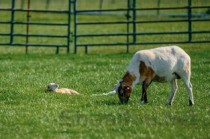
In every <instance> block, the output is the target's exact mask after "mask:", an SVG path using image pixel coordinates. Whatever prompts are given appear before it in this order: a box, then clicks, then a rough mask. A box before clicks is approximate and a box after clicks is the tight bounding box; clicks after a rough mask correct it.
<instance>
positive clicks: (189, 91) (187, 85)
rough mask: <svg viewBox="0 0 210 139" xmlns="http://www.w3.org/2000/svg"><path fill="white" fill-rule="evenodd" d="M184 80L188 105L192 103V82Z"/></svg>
mask: <svg viewBox="0 0 210 139" xmlns="http://www.w3.org/2000/svg"><path fill="white" fill-rule="evenodd" d="M183 80H184V83H185V86H186V89H187V93H188V97H189V105H190V106H191V105H194V98H193V92H192V84H191V82H190V80H189V79H188V80H185V79H183Z"/></svg>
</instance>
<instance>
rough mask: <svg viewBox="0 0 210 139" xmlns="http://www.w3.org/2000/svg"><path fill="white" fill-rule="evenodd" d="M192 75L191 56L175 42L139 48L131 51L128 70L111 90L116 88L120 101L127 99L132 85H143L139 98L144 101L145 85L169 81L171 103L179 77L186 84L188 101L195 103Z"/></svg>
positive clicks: (191, 103) (124, 101)
mask: <svg viewBox="0 0 210 139" xmlns="http://www.w3.org/2000/svg"><path fill="white" fill-rule="evenodd" d="M190 76H191V59H190V57H189V55H188V54H187V53H186V52H185V51H184V50H183V49H181V48H179V47H178V46H168V47H159V48H155V49H148V50H141V51H138V52H136V53H135V54H134V56H133V58H132V59H131V61H130V64H129V66H128V68H127V72H126V73H125V75H124V76H123V78H122V80H121V81H120V82H119V83H118V85H117V86H116V88H115V89H114V90H113V91H112V92H117V93H118V96H119V99H120V102H121V103H127V102H128V100H129V97H130V94H131V92H132V89H133V87H134V86H135V85H136V84H138V83H140V84H141V85H142V96H141V101H142V102H143V103H147V88H148V87H149V85H150V84H151V83H152V82H153V81H156V82H170V84H171V91H170V93H169V97H168V104H169V105H171V104H172V103H173V100H174V96H175V94H176V91H177V88H178V86H177V79H182V80H183V81H184V84H185V86H186V89H187V92H188V96H189V104H190V105H193V104H194V99H193V93H192V85H191V82H190Z"/></svg>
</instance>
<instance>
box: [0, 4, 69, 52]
mask: <svg viewBox="0 0 210 139" xmlns="http://www.w3.org/2000/svg"><path fill="white" fill-rule="evenodd" d="M0 2H1V3H0V45H4V46H5V45H9V46H25V51H26V53H27V52H28V47H29V46H34V47H43V46H44V47H57V50H56V52H57V53H58V52H59V48H60V47H64V48H66V51H67V52H69V50H70V32H71V30H70V22H71V21H70V15H71V14H70V12H71V1H70V0H66V3H67V5H65V7H64V8H63V9H64V10H63V9H62V10H61V9H58V10H55V9H53V10H49V9H48V6H46V7H47V8H46V9H43V8H40V3H39V4H36V3H32V2H34V1H30V0H24V1H23V0H21V6H19V3H16V2H17V0H10V1H9V0H7V1H4V2H5V3H6V4H7V5H8V6H7V7H6V6H3V5H4V3H3V1H1V0H0ZM18 2H20V1H18ZM52 17H53V18H52ZM52 19H53V20H52Z"/></svg>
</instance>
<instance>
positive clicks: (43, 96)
mask: <svg viewBox="0 0 210 139" xmlns="http://www.w3.org/2000/svg"><path fill="white" fill-rule="evenodd" d="M203 1H204V0H203ZM105 5H106V3H105ZM0 14H1V17H4V18H5V20H6V19H7V18H8V17H9V16H8V15H6V14H7V13H6V14H5V13H4V12H2V13H0ZM17 18H18V19H17V20H19V19H21V18H22V17H21V15H17ZM55 18H56V19H59V20H64V17H59V16H55ZM86 18H87V19H88V18H90V17H86ZM91 18H93V16H92V17H91ZM103 18H105V19H107V20H113V19H112V18H113V17H109V18H108V17H106V16H104V17H103ZM118 18H120V17H118ZM41 19H46V20H47V21H49V20H52V18H51V19H48V18H46V17H45V15H44V16H43V17H42V16H39V15H33V16H32V20H33V21H39V20H41ZM81 20H83V19H81ZM95 20H101V19H97V18H96V19H95ZM7 26H8V25H2V26H1V27H0V32H3V33H8V32H9V31H8V30H6V29H7V28H8V27H7ZM193 26H195V24H193ZM175 27H176V28H179V29H181V30H182V29H184V26H183V25H182V24H177V25H176V26H170V28H168V27H166V26H164V25H162V26H161V25H160V24H151V25H150V26H147V25H144V26H143V27H142V26H141V28H140V27H138V29H140V31H148V30H146V29H149V31H160V30H164V31H165V30H167V29H170V30H175ZM22 28H25V27H19V26H17V28H16V29H15V31H16V33H22V31H23V32H24V31H25V30H22ZM103 29H104V30H101V31H104V32H105V33H109V31H113V30H114V29H116V30H117V31H123V29H125V28H116V27H115V26H109V28H108V27H104V28H103ZM195 29H198V30H199V29H201V30H205V29H206V30H209V24H206V23H203V22H199V23H197V24H196V28H195ZM48 30H50V31H53V32H56V33H57V34H59V33H61V32H62V29H58V28H53V29H51V28H47V27H46V30H44V32H46V33H49V34H51V32H50V31H48ZM64 30H65V28H64ZM30 31H31V32H32V33H40V32H41V31H43V30H41V29H39V28H31V30H30ZM82 31H83V30H82ZM91 31H92V32H95V31H98V27H97V26H96V27H95V28H94V29H92V28H91ZM87 32H89V30H85V31H84V32H82V33H87ZM165 37H166V38H167V39H169V40H171V41H173V39H174V38H173V37H171V36H167V35H166V36H165ZM209 37H210V35H209V34H205V35H204V36H202V35H200V36H196V35H195V36H193V38H194V39H203V40H209ZM166 38H157V37H156V36H146V37H145V40H146V41H148V40H158V39H163V41H164V39H166ZM175 38H176V39H178V40H179V39H186V38H184V37H182V36H179V35H177V36H175ZM0 39H1V40H0V42H7V41H8V38H5V37H2V36H0ZM118 39H119V38H118ZM138 39H141V38H138ZM15 41H17V42H22V41H25V40H24V39H22V38H21V39H20V38H16V40H15ZM35 41H37V40H35ZM38 41H41V42H47V43H52V42H50V41H49V40H42V39H40V40H38ZM81 41H84V42H86V41H92V40H91V38H90V39H89V40H88V39H87V40H81ZM102 41H105V40H102ZM117 41H122V40H121V39H119V40H117ZM55 43H63V42H62V41H60V40H59V41H56V40H55ZM158 46H160V45H154V46H149V45H148V46H131V47H130V52H129V53H125V50H126V48H125V47H100V48H99V47H93V48H90V49H89V54H87V55H85V54H84V49H83V48H80V49H79V51H78V54H72V50H71V53H70V54H66V52H65V49H61V50H60V54H59V55H55V54H54V52H55V49H54V48H36V47H30V48H29V53H28V54H25V53H24V48H23V47H15V46H14V47H9V46H0V138H1V139H29V138H30V139H35V138H38V139H40V138H43V139H46V138H50V139H51V138H59V139H60V138H61V139H63V138H71V139H72V138H85V139H89V138H90V139H96V138H116V139H117V138H119V139H127V138H132V139H133V138H136V139H139V138H146V139H147V138H154V139H156V138H159V139H169V138H171V139H209V138H210V84H209V83H210V72H209V71H210V44H181V45H180V47H182V48H183V49H184V50H185V51H186V52H187V53H188V54H189V55H190V56H191V59H192V78H191V81H192V85H193V93H194V98H195V105H194V106H192V107H190V106H188V97H187V93H186V89H185V87H184V85H183V83H182V81H181V80H180V81H179V82H178V85H179V89H178V92H177V95H176V97H175V101H174V104H173V105H172V106H168V105H166V100H167V96H168V92H169V91H170V85H169V84H167V83H165V84H161V83H152V85H151V86H150V88H149V90H148V99H149V103H148V104H146V105H143V104H141V103H140V102H139V97H140V92H141V87H140V86H136V87H135V89H134V91H133V93H132V96H131V98H130V101H129V103H128V104H127V105H121V104H119V99H118V97H117V95H112V96H93V95H92V94H100V93H106V92H108V91H110V90H111V89H112V88H113V87H114V85H115V84H116V83H117V80H119V79H120V78H122V76H123V74H124V72H125V69H126V67H127V65H128V63H129V61H130V59H131V57H132V55H133V53H134V52H135V51H137V50H140V49H147V48H153V47H158ZM161 46H162V45H161ZM72 48H73V47H71V49H72ZM50 82H55V83H58V84H59V85H60V86H61V87H68V88H73V89H75V90H77V91H78V92H80V94H81V95H79V96H69V95H61V94H50V93H45V89H46V85H47V84H48V83H50Z"/></svg>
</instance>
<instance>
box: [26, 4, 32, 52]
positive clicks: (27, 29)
mask: <svg viewBox="0 0 210 139" xmlns="http://www.w3.org/2000/svg"><path fill="white" fill-rule="evenodd" d="M30 5H31V1H30V0H28V3H27V22H26V48H25V52H26V53H28V42H29V40H28V36H29V21H30Z"/></svg>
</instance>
